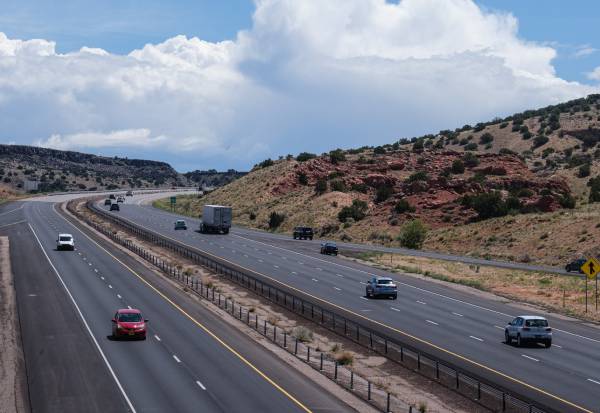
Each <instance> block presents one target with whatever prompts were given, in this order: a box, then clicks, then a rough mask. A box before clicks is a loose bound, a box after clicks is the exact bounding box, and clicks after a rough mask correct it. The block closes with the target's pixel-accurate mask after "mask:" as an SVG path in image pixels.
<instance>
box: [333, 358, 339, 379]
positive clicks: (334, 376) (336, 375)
mask: <svg viewBox="0 0 600 413" xmlns="http://www.w3.org/2000/svg"><path fill="white" fill-rule="evenodd" d="M337 377H338V362H337V360H336V361H335V370H334V373H333V380H335V381H337Z"/></svg>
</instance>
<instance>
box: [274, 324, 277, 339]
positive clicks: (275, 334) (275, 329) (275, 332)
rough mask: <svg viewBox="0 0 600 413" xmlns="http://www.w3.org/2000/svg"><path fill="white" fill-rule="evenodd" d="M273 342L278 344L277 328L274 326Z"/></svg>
mask: <svg viewBox="0 0 600 413" xmlns="http://www.w3.org/2000/svg"><path fill="white" fill-rule="evenodd" d="M273 342H274V343H277V326H273Z"/></svg>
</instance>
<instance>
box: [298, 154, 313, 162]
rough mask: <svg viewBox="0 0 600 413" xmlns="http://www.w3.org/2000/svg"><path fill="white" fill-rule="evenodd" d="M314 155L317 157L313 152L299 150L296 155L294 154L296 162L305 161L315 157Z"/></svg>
mask: <svg viewBox="0 0 600 413" xmlns="http://www.w3.org/2000/svg"><path fill="white" fill-rule="evenodd" d="M316 157H317V155H315V154H314V153H309V152H301V153H299V154H298V156H296V160H297V161H298V162H306V161H308V160H310V159H313V158H316Z"/></svg>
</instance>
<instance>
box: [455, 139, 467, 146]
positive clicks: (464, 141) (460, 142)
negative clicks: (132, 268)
mask: <svg viewBox="0 0 600 413" xmlns="http://www.w3.org/2000/svg"><path fill="white" fill-rule="evenodd" d="M467 143H469V140H468V139H467V138H462V139H461V140H460V141H458V144H459V145H460V146H465V145H466V144H467Z"/></svg>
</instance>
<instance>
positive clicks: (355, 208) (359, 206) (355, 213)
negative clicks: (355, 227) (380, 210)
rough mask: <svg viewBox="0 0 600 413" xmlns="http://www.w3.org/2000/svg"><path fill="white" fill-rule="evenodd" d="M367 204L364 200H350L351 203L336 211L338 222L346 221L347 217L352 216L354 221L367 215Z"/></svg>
mask: <svg viewBox="0 0 600 413" xmlns="http://www.w3.org/2000/svg"><path fill="white" fill-rule="evenodd" d="M368 207H369V206H368V205H367V203H366V202H365V201H361V200H360V199H355V200H353V201H352V205H350V206H345V207H343V208H342V210H341V211H340V212H339V213H338V220H339V221H340V222H346V220H348V218H352V219H353V220H354V221H360V220H361V219H363V218H364V217H365V216H366V215H367V209H368Z"/></svg>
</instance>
